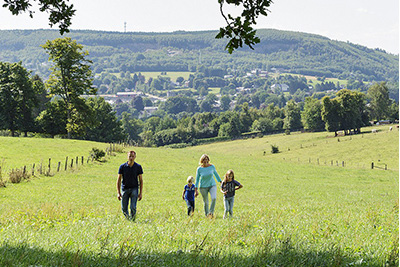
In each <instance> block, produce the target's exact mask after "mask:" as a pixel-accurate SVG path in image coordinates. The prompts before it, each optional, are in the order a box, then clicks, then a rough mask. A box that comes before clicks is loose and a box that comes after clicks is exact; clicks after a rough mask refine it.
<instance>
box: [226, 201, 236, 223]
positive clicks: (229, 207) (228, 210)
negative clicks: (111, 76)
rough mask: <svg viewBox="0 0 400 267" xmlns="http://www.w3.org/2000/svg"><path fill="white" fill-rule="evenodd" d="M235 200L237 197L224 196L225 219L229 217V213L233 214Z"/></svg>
mask: <svg viewBox="0 0 400 267" xmlns="http://www.w3.org/2000/svg"><path fill="white" fill-rule="evenodd" d="M234 202H235V197H234V196H233V197H224V208H225V211H224V219H225V218H227V217H228V213H229V214H230V215H231V217H232V216H233V203H234Z"/></svg>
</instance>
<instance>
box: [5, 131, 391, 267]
mask: <svg viewBox="0 0 400 267" xmlns="http://www.w3.org/2000/svg"><path fill="white" fill-rule="evenodd" d="M387 128H388V127H383V126H382V127H380V128H378V129H379V130H380V131H378V133H376V134H373V133H371V132H370V131H371V128H369V129H363V131H364V134H363V135H358V136H352V139H350V137H340V139H341V140H340V141H338V138H332V134H331V133H312V134H311V133H303V134H300V133H292V134H291V135H289V136H283V135H271V136H264V137H263V138H254V139H247V140H237V141H229V142H222V143H215V144H209V145H203V146H195V147H187V148H183V149H169V148H140V147H139V148H135V150H136V151H137V162H139V163H140V164H142V166H143V168H144V175H143V177H144V195H143V200H142V201H141V202H139V203H138V217H137V220H136V221H135V222H130V221H126V220H125V219H124V218H123V216H122V214H121V211H120V203H119V201H118V200H117V198H116V185H115V183H116V176H117V175H116V173H117V170H118V166H119V165H120V164H121V163H122V162H124V161H125V160H126V155H125V154H116V156H111V157H107V161H106V162H103V163H92V164H88V165H84V166H78V168H77V169H75V170H70V171H67V172H60V173H56V174H55V175H54V176H52V177H36V178H33V179H31V180H29V181H28V182H22V183H20V184H10V183H7V187H6V188H1V189H0V254H1V255H2V257H0V266H135V265H136V266H398V263H399V254H398V249H399V247H398V234H399V225H398V216H399V214H398V211H399V204H398V199H399V193H398V192H399V183H398V182H399V181H398V178H399V171H398V159H399V152H398V147H399V144H398V139H399V132H398V130H397V129H396V130H394V131H391V132H388V131H387ZM15 140H20V141H18V142H20V143H25V145H20V146H18V147H15V149H14V148H13V146H14V145H13V144H12V143H15V144H18V142H15V141H14V139H11V140H10V139H8V140H7V142H3V139H2V140H0V141H1V143H0V148H1V149H2V150H1V152H2V153H5V154H4V155H5V156H4V157H6V160H7V161H11V159H12V158H13V157H14V156H15V155H19V154H22V155H24V154H26V153H27V151H25V150H24V148H25V147H27V146H28V144H29V143H30V142H31V141H35V139H24V138H20V139H17V138H15ZM39 140H40V139H39ZM48 142H49V143H46V144H45V145H44V143H42V144H41V145H42V149H40V151H39V152H37V153H42V150H43V151H45V150H46V149H45V148H47V147H50V149H49V151H50V152H51V147H57V146H58V145H60V142H67V143H68V142H71V143H70V144H71V145H69V146H65V148H62V149H58V150H56V153H59V154H60V158H65V156H66V155H65V154H68V153H69V152H68V153H67V152H66V151H64V150H63V149H67V147H68V148H69V149H72V147H75V149H77V150H80V151H76V152H75V151H74V152H73V153H72V152H71V153H72V154H74V153H75V154H82V153H88V150H90V149H91V148H92V147H93V146H94V145H97V147H100V144H93V143H90V144H88V145H87V146H85V145H84V142H83V143H79V144H77V143H73V142H76V141H68V140H49V141H48ZM5 143H7V149H4V148H3V146H5ZM271 144H274V145H277V146H278V147H279V149H280V151H281V152H280V153H277V154H271V153H270V150H271V147H270V145H271ZM103 145H104V147H106V146H107V145H106V144H103ZM34 146H36V145H34ZM63 146H64V145H63ZM17 148H18V151H19V153H16V152H11V150H17ZM100 148H101V147H100ZM288 148H289V149H288ZM32 149H33V148H30V150H32ZM264 151H265V152H266V153H265V154H264ZM79 152H80V153H79ZM203 153H207V154H209V155H210V158H211V161H212V163H213V164H215V166H216V168H217V171H218V172H219V174H220V175H221V176H222V175H223V174H224V172H225V171H226V170H228V169H233V170H234V171H235V177H236V179H237V180H238V181H240V182H241V183H242V184H243V185H244V187H243V189H241V190H239V191H238V192H237V194H236V197H235V207H234V218H233V219H230V220H223V219H222V214H223V200H222V194H220V193H219V194H218V197H217V206H216V218H214V219H207V218H205V216H204V214H203V207H202V200H201V197H199V198H197V199H196V212H195V214H194V216H193V217H191V218H188V217H187V216H186V205H185V203H184V201H183V200H182V199H181V195H182V190H183V186H184V185H185V183H186V177H187V176H188V175H195V171H196V167H197V166H198V160H199V158H200V156H201V154H203ZM2 155H3V154H2ZM43 156H44V157H47V156H48V154H46V153H44V154H43ZM317 157H319V158H320V164H319V165H318V164H317V163H316V161H315V160H314V159H315V158H317ZM37 158H38V157H37ZM310 158H311V161H310V160H309V159H310ZM22 159H23V158H22ZM329 159H332V160H346V162H347V163H346V165H345V167H341V166H336V164H335V165H333V166H332V165H331V164H321V163H322V162H325V160H329ZM371 160H373V161H376V162H377V161H378V160H380V162H385V163H386V164H387V165H388V170H386V171H385V170H382V169H373V170H372V169H370V161H371ZM15 162H18V161H15ZM364 165H365V166H364Z"/></svg>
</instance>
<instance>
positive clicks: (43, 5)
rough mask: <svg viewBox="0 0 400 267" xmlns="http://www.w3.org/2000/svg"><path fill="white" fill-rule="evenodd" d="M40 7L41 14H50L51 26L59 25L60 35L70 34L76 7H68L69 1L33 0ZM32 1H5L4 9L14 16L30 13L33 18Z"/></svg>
mask: <svg viewBox="0 0 400 267" xmlns="http://www.w3.org/2000/svg"><path fill="white" fill-rule="evenodd" d="M33 1H35V2H37V3H38V4H39V6H40V8H39V10H40V12H48V13H50V15H49V25H50V27H53V26H54V25H56V24H59V28H60V33H61V34H63V33H65V32H69V29H68V28H69V26H71V19H72V16H74V15H75V10H74V5H73V4H71V5H68V4H67V2H68V0H38V1H36V0H33ZM31 3H32V0H4V4H3V7H5V8H8V9H9V10H10V11H11V13H12V14H13V15H19V14H21V13H24V12H28V13H29V16H30V17H31V18H33V13H34V11H32V10H31V7H32V4H31Z"/></svg>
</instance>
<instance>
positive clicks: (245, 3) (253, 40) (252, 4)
mask: <svg viewBox="0 0 400 267" xmlns="http://www.w3.org/2000/svg"><path fill="white" fill-rule="evenodd" d="M218 2H219V4H220V11H221V15H222V17H223V18H224V19H225V21H226V24H227V26H225V27H224V28H220V29H219V33H218V34H217V36H216V38H224V37H227V38H230V40H229V42H228V44H227V45H226V47H225V49H226V50H228V52H229V53H230V54H232V52H233V51H234V50H235V49H237V48H239V47H243V43H244V44H245V45H247V46H249V47H250V48H251V49H253V45H255V44H257V43H259V42H260V38H258V37H257V36H256V35H255V34H256V30H254V29H253V28H252V25H255V24H256V19H257V18H258V16H259V15H264V16H267V15H268V13H267V11H268V9H267V8H268V7H269V6H270V5H271V4H272V0H218ZM225 3H226V4H233V5H235V6H240V5H242V7H243V11H242V13H241V15H240V16H238V17H236V18H233V17H232V16H231V15H230V14H228V15H227V16H226V15H225V13H224V11H223V6H224V4H225ZM242 19H243V21H242Z"/></svg>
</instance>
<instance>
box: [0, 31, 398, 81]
mask: <svg viewBox="0 0 400 267" xmlns="http://www.w3.org/2000/svg"><path fill="white" fill-rule="evenodd" d="M216 33H217V32H214V31H204V32H173V33H135V32H132V33H120V32H102V31H72V32H71V33H69V34H67V35H66V36H68V37H71V38H73V39H76V40H77V42H78V43H81V44H83V45H84V46H85V49H87V50H88V51H89V53H90V59H91V60H92V61H93V70H94V72H95V73H100V72H102V71H103V70H108V71H110V72H121V71H123V72H126V71H130V72H131V73H133V72H144V71H196V69H197V68H198V65H204V66H206V67H212V68H217V69H222V70H223V73H224V74H230V73H245V72H247V71H250V70H252V69H255V68H258V69H262V70H270V71H271V70H273V69H278V70H281V71H285V72H290V73H298V74H303V75H313V76H325V77H335V78H341V79H348V78H362V79H364V80H366V81H383V80H385V81H393V82H396V81H398V73H399V68H398V64H399V58H398V55H392V54H388V53H386V52H385V51H383V50H380V49H369V48H367V47H364V46H361V45H356V44H352V43H349V42H340V41H334V40H330V39H328V38H326V37H323V36H320V35H315V34H307V33H300V32H288V31H279V30H272V29H263V30H258V36H259V37H260V39H261V43H259V44H257V45H256V46H255V50H251V49H249V48H243V49H239V50H238V51H236V52H235V53H233V54H232V55H230V54H228V53H227V52H226V51H225V50H224V45H225V43H226V41H225V40H217V39H215V38H214V37H215V35H216ZM58 37H60V35H59V33H58V31H56V30H8V31H0V61H6V62H17V61H22V62H23V64H24V65H25V66H26V67H27V68H28V69H31V70H33V71H34V72H36V73H38V74H40V75H42V76H44V77H46V76H47V75H48V74H49V70H48V64H47V58H48V56H47V55H46V54H45V52H44V50H43V49H42V48H40V45H42V44H44V43H45V42H46V40H52V39H55V38H58Z"/></svg>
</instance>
